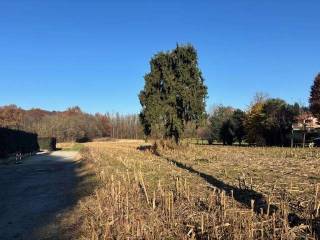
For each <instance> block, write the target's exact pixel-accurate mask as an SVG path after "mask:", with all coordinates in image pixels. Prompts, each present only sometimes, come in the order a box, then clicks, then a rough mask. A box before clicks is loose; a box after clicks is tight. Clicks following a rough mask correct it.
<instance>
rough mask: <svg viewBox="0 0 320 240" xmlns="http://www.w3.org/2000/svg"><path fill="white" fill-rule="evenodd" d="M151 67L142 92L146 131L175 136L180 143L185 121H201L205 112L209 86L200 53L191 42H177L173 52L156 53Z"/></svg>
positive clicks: (165, 136)
mask: <svg viewBox="0 0 320 240" xmlns="http://www.w3.org/2000/svg"><path fill="white" fill-rule="evenodd" d="M150 68H151V70H150V73H148V74H146V75H145V78H144V79H145V86H144V89H143V90H142V91H141V92H140V94H139V99H140V103H141V105H142V111H141V113H140V120H141V123H142V125H143V126H144V132H145V134H146V135H147V136H148V135H151V134H153V135H158V136H159V135H161V136H162V137H164V138H174V139H175V141H176V142H177V143H178V142H179V139H180V137H181V134H182V133H183V131H184V127H185V124H186V123H187V122H190V121H192V122H195V123H196V124H199V123H200V121H201V119H202V118H203V117H204V115H205V99H206V96H207V87H206V86H205V84H204V79H203V77H202V74H201V71H200V69H199V67H198V59H197V52H196V50H195V48H194V47H193V46H191V45H186V46H179V45H177V47H176V48H175V49H174V50H173V51H170V52H165V53H164V52H160V53H158V54H156V55H155V56H154V57H153V58H152V59H151V61H150Z"/></svg>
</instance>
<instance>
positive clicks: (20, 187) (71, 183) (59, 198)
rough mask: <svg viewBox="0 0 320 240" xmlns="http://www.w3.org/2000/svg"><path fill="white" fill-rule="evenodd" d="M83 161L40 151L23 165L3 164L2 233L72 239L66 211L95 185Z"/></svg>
mask: <svg viewBox="0 0 320 240" xmlns="http://www.w3.org/2000/svg"><path fill="white" fill-rule="evenodd" d="M93 176H94V175H93V174H91V173H90V172H88V171H87V170H86V169H85V164H84V163H83V162H82V161H76V160H72V159H70V158H69V157H65V156H64V155H61V154H58V155H57V156H56V155H55V154H53V155H50V154H40V155H36V156H33V157H30V158H27V159H25V160H23V161H22V163H21V164H19V165H8V166H0V189H1V191H0V236H1V239H3V240H7V239H8V240H9V239H70V238H69V237H65V236H67V235H69V236H70V234H72V233H71V232H72V228H70V227H72V226H67V225H64V226H62V225H61V224H60V223H61V222H60V220H64V218H63V217H64V214H65V213H66V212H68V211H70V210H72V209H73V207H74V206H75V205H76V204H77V202H78V201H79V200H80V199H81V198H82V197H84V196H87V195H89V194H90V193H91V192H92V191H93V189H94V183H93V182H92V181H91V180H90V179H94V177H93Z"/></svg>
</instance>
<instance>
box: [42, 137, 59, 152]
mask: <svg viewBox="0 0 320 240" xmlns="http://www.w3.org/2000/svg"><path fill="white" fill-rule="evenodd" d="M38 143H39V146H40V149H41V150H48V151H55V150H56V149H57V148H56V144H57V139H56V138H53V137H43V138H38Z"/></svg>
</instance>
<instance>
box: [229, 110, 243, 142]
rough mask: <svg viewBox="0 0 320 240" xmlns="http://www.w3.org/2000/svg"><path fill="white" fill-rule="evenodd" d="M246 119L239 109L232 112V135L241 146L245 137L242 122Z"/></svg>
mask: <svg viewBox="0 0 320 240" xmlns="http://www.w3.org/2000/svg"><path fill="white" fill-rule="evenodd" d="M245 119H246V113H245V112H244V111H242V110H240V109H237V110H235V111H234V112H233V115H232V121H233V123H234V135H235V138H236V139H237V141H238V142H239V145H241V143H242V141H243V139H244V137H245V135H246V131H245V127H244V121H245Z"/></svg>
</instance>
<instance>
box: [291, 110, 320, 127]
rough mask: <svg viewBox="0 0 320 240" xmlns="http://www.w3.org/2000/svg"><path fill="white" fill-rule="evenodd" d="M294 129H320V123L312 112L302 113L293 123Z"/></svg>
mask: <svg viewBox="0 0 320 240" xmlns="http://www.w3.org/2000/svg"><path fill="white" fill-rule="evenodd" d="M292 129H293V130H294V131H312V130H316V129H320V123H319V120H318V119H317V118H315V117H314V116H313V115H312V114H311V113H303V114H300V115H299V116H298V118H297V121H296V123H294V124H292Z"/></svg>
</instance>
